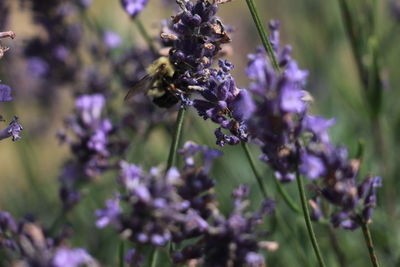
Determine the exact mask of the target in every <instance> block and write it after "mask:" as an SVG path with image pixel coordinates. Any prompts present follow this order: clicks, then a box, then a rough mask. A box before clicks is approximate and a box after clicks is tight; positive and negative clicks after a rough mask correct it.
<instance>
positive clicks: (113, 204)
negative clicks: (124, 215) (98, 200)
mask: <svg viewBox="0 0 400 267" xmlns="http://www.w3.org/2000/svg"><path fill="white" fill-rule="evenodd" d="M121 212H122V209H121V207H120V205H119V197H118V196H117V197H115V198H114V199H109V200H107V201H106V208H105V209H99V210H96V217H97V221H96V226H97V227H98V228H104V227H106V226H107V225H108V224H117V223H118V217H119V215H120V214H121Z"/></svg>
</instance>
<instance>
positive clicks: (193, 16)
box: [161, 0, 230, 104]
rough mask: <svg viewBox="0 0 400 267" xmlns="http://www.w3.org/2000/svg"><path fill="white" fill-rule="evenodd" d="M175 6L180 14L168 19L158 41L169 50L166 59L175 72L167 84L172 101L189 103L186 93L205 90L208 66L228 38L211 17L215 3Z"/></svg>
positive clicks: (218, 23)
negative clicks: (172, 91) (173, 91)
mask: <svg viewBox="0 0 400 267" xmlns="http://www.w3.org/2000/svg"><path fill="white" fill-rule="evenodd" d="M178 3H179V4H180V8H181V12H180V13H179V14H177V15H176V16H174V17H173V18H172V21H171V22H170V25H169V28H168V29H166V30H167V31H164V32H163V33H161V38H162V41H163V44H164V46H167V47H171V49H170V50H169V60H170V62H171V63H172V64H173V66H174V68H175V73H174V75H173V77H171V81H168V82H170V83H171V84H174V87H175V88H176V98H177V100H176V102H178V100H179V99H180V100H182V102H183V104H191V101H190V100H189V99H188V97H189V95H190V93H192V92H194V91H202V90H205V89H206V88H208V87H209V83H208V82H209V77H210V67H211V65H212V64H213V60H214V58H215V57H216V56H217V54H218V52H219V51H220V50H221V45H222V44H225V43H228V42H229V41H230V38H229V36H228V34H227V32H226V31H225V28H224V26H223V24H222V22H221V21H220V20H219V19H218V18H217V17H216V16H215V14H216V13H217V10H218V6H217V4H216V3H210V2H209V1H205V0H198V1H196V2H194V3H193V2H191V1H178ZM165 97H168V96H165ZM176 102H175V103H176ZM171 104H172V103H171Z"/></svg>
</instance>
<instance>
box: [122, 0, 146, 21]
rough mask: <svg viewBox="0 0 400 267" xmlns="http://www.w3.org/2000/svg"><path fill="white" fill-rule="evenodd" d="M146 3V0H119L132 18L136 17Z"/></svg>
mask: <svg viewBox="0 0 400 267" xmlns="http://www.w3.org/2000/svg"><path fill="white" fill-rule="evenodd" d="M147 3H148V0H121V4H122V7H123V8H124V10H125V11H126V12H127V13H128V14H129V16H131V17H132V18H134V17H136V16H137V15H138V14H139V13H140V12H141V11H142V10H143V9H144V8H145V7H146V5H147Z"/></svg>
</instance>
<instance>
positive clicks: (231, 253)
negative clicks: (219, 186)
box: [174, 185, 276, 267]
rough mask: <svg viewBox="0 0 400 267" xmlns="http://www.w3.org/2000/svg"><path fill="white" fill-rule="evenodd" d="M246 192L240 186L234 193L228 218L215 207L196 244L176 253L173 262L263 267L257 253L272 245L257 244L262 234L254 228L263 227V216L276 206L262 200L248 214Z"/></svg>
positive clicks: (260, 257) (245, 187)
mask: <svg viewBox="0 0 400 267" xmlns="http://www.w3.org/2000/svg"><path fill="white" fill-rule="evenodd" d="M248 193H249V189H248V187H247V186H243V185H242V186H240V187H239V188H238V189H236V190H235V191H234V192H233V198H234V210H233V212H232V213H231V214H230V215H229V216H228V217H227V218H225V217H224V216H223V215H222V214H220V212H219V211H218V210H217V209H216V208H215V207H214V209H213V213H212V215H211V219H210V222H209V223H208V227H207V228H206V230H205V231H204V234H203V235H202V236H201V238H200V239H199V240H198V241H197V242H196V243H195V244H191V245H188V246H186V247H185V248H183V249H182V250H181V251H180V252H177V253H175V255H174V261H175V262H176V263H183V262H187V261H189V260H193V259H197V261H198V263H200V264H201V265H202V266H235V267H236V266H237V267H239V266H249V267H261V266H264V257H263V256H262V254H261V253H259V250H260V248H270V247H271V246H270V245H271V243H270V242H265V241H264V242H263V241H259V240H260V237H261V236H263V233H262V232H260V231H257V225H259V224H262V222H263V217H264V215H265V214H270V213H272V212H273V210H274V208H275V203H274V202H273V201H271V200H265V201H264V202H263V204H262V207H261V208H260V209H259V210H258V211H256V212H254V213H248V212H246V208H247V206H248V204H249V202H248V201H247V200H246V198H247V196H248ZM264 235H265V233H264ZM275 247H276V245H275Z"/></svg>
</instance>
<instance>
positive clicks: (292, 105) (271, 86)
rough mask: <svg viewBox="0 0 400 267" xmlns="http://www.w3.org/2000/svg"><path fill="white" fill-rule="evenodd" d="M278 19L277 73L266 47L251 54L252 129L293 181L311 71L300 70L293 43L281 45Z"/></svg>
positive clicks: (278, 170)
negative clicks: (292, 56) (278, 66)
mask: <svg viewBox="0 0 400 267" xmlns="http://www.w3.org/2000/svg"><path fill="white" fill-rule="evenodd" d="M278 25H279V24H278V23H277V22H271V23H270V29H271V31H272V35H271V41H272V43H273V48H274V52H275V54H276V55H277V60H278V62H279V65H280V67H281V68H282V69H284V71H283V72H282V74H279V73H277V72H276V71H275V70H274V69H273V67H272V65H271V64H270V62H268V61H267V55H266V53H265V50H264V49H262V48H259V49H258V50H257V53H256V54H252V55H250V56H249V59H250V61H249V63H248V67H247V69H246V73H247V75H248V76H249V78H251V79H253V80H254V81H253V82H252V83H251V84H250V90H251V91H252V92H253V94H254V96H255V106H256V107H257V108H256V110H255V111H254V116H252V119H251V120H250V121H249V127H250V128H251V133H252V135H254V137H256V138H257V139H258V140H260V141H261V143H262V145H261V149H262V152H263V153H264V155H263V160H265V161H266V162H267V163H268V164H269V165H271V166H272V168H273V169H274V170H275V175H276V177H277V178H278V179H279V180H280V181H282V182H288V181H292V180H293V179H294V177H295V175H294V172H295V169H296V166H297V162H296V154H297V152H296V151H297V149H296V142H297V141H298V140H299V137H300V135H301V134H302V131H303V122H304V117H305V115H306V111H307V106H308V104H307V102H306V97H307V93H306V92H305V91H303V90H302V85H304V84H305V79H306V78H307V74H308V73H307V71H303V70H300V69H299V68H298V67H297V63H296V62H295V61H294V60H292V59H291V58H290V53H291V47H290V46H286V47H285V48H283V49H282V50H281V48H280V47H279V32H278Z"/></svg>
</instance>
